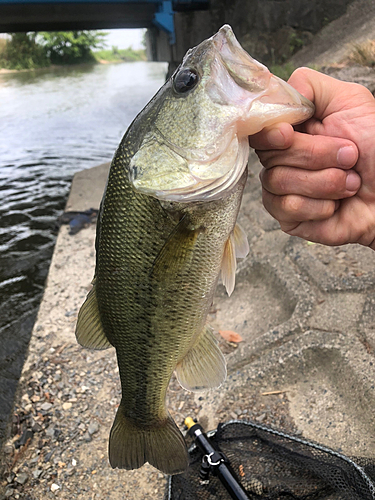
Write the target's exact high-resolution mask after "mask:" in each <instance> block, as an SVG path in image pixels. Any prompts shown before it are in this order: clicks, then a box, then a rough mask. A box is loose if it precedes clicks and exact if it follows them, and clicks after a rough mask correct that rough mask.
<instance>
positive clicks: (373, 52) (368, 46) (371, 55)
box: [348, 40, 375, 68]
mask: <svg viewBox="0 0 375 500" xmlns="http://www.w3.org/2000/svg"><path fill="white" fill-rule="evenodd" d="M348 59H349V62H351V63H353V64H359V65H360V66H369V67H370V68H373V67H374V66H375V40H367V41H366V42H363V43H358V44H355V45H353V49H352V51H351V53H350V54H349V57H348Z"/></svg>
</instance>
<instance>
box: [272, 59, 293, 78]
mask: <svg viewBox="0 0 375 500" xmlns="http://www.w3.org/2000/svg"><path fill="white" fill-rule="evenodd" d="M295 69H296V66H294V64H292V63H290V62H286V63H284V64H273V65H271V66H270V68H269V70H270V71H271V73H273V74H274V75H276V76H278V77H279V78H282V79H283V80H285V81H287V80H289V77H290V75H291V74H292V73H293V71H294V70H295Z"/></svg>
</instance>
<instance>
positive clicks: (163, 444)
mask: <svg viewBox="0 0 375 500" xmlns="http://www.w3.org/2000/svg"><path fill="white" fill-rule="evenodd" d="M109 461H110V464H111V466H112V467H113V468H115V467H118V468H119V469H128V470H130V469H138V468H139V467H142V465H143V464H144V463H146V462H149V463H150V464H151V465H153V466H154V467H156V468H157V469H159V470H160V471H162V472H164V473H165V474H179V473H181V472H184V471H185V470H186V469H187V467H188V464H189V462H188V454H187V450H186V444H185V441H184V438H183V436H182V434H181V432H180V431H179V429H178V427H177V425H176V424H175V422H174V420H173V418H172V417H171V416H170V415H168V418H167V420H166V421H165V423H163V424H162V425H161V426H155V427H151V426H150V427H146V428H145V427H139V426H137V425H135V424H134V423H133V422H132V421H130V420H129V419H127V418H126V417H125V415H124V412H123V408H122V406H121V404H120V406H119V408H118V410H117V414H116V418H115V421H114V422H113V426H112V429H111V433H110V436H109Z"/></svg>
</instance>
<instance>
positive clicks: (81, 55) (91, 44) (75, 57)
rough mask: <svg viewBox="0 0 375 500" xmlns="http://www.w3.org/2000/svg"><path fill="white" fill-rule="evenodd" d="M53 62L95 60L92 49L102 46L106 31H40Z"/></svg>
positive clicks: (70, 62) (68, 62)
mask: <svg viewBox="0 0 375 500" xmlns="http://www.w3.org/2000/svg"><path fill="white" fill-rule="evenodd" d="M39 35H40V37H41V44H42V45H43V47H44V49H45V51H46V54H47V57H48V59H49V60H50V61H51V63H52V64H76V63H84V62H94V61H95V58H94V56H93V54H92V52H91V50H92V49H95V48H102V47H103V44H104V41H105V37H106V35H107V34H106V33H102V32H98V31H51V32H47V31H42V32H40V33H39Z"/></svg>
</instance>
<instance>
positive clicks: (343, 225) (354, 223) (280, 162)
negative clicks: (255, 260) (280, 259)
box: [250, 68, 375, 250]
mask: <svg viewBox="0 0 375 500" xmlns="http://www.w3.org/2000/svg"><path fill="white" fill-rule="evenodd" d="M289 83H290V84H291V85H292V86H293V87H294V88H296V89H297V90H298V91H299V92H300V93H301V94H303V95H304V96H305V97H307V98H308V99H310V100H311V101H313V102H314V103H315V106H316V111H315V114H314V117H313V118H311V119H310V120H308V121H307V122H305V123H303V124H301V125H298V126H296V127H295V129H293V127H291V126H290V125H288V124H286V123H280V124H278V125H276V126H273V127H272V128H271V127H270V128H267V129H264V130H262V131H261V132H259V133H258V134H255V135H253V136H251V137H250V145H251V146H252V147H253V148H255V150H256V152H257V154H258V156H259V158H260V161H261V162H262V164H263V166H264V168H263V170H262V172H261V175H260V178H261V182H262V186H263V203H264V206H265V207H266V209H267V210H268V211H269V212H270V214H271V215H272V216H273V217H275V218H276V219H277V220H278V221H279V223H280V226H281V229H282V230H283V231H285V232H286V233H288V234H290V235H294V236H300V237H301V238H304V239H307V240H310V241H315V242H317V243H323V244H325V245H342V244H345V243H360V244H362V245H366V246H369V247H371V248H372V249H373V250H375V100H374V97H373V96H372V94H371V93H370V92H369V91H368V90H367V89H366V88H365V87H362V86H361V85H357V84H354V83H348V82H341V81H339V80H336V79H334V78H331V77H329V76H326V75H323V74H321V73H318V72H317V71H313V70H311V69H307V68H300V69H298V70H296V71H295V72H294V73H293V75H292V76H291V77H290V79H289Z"/></svg>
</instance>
